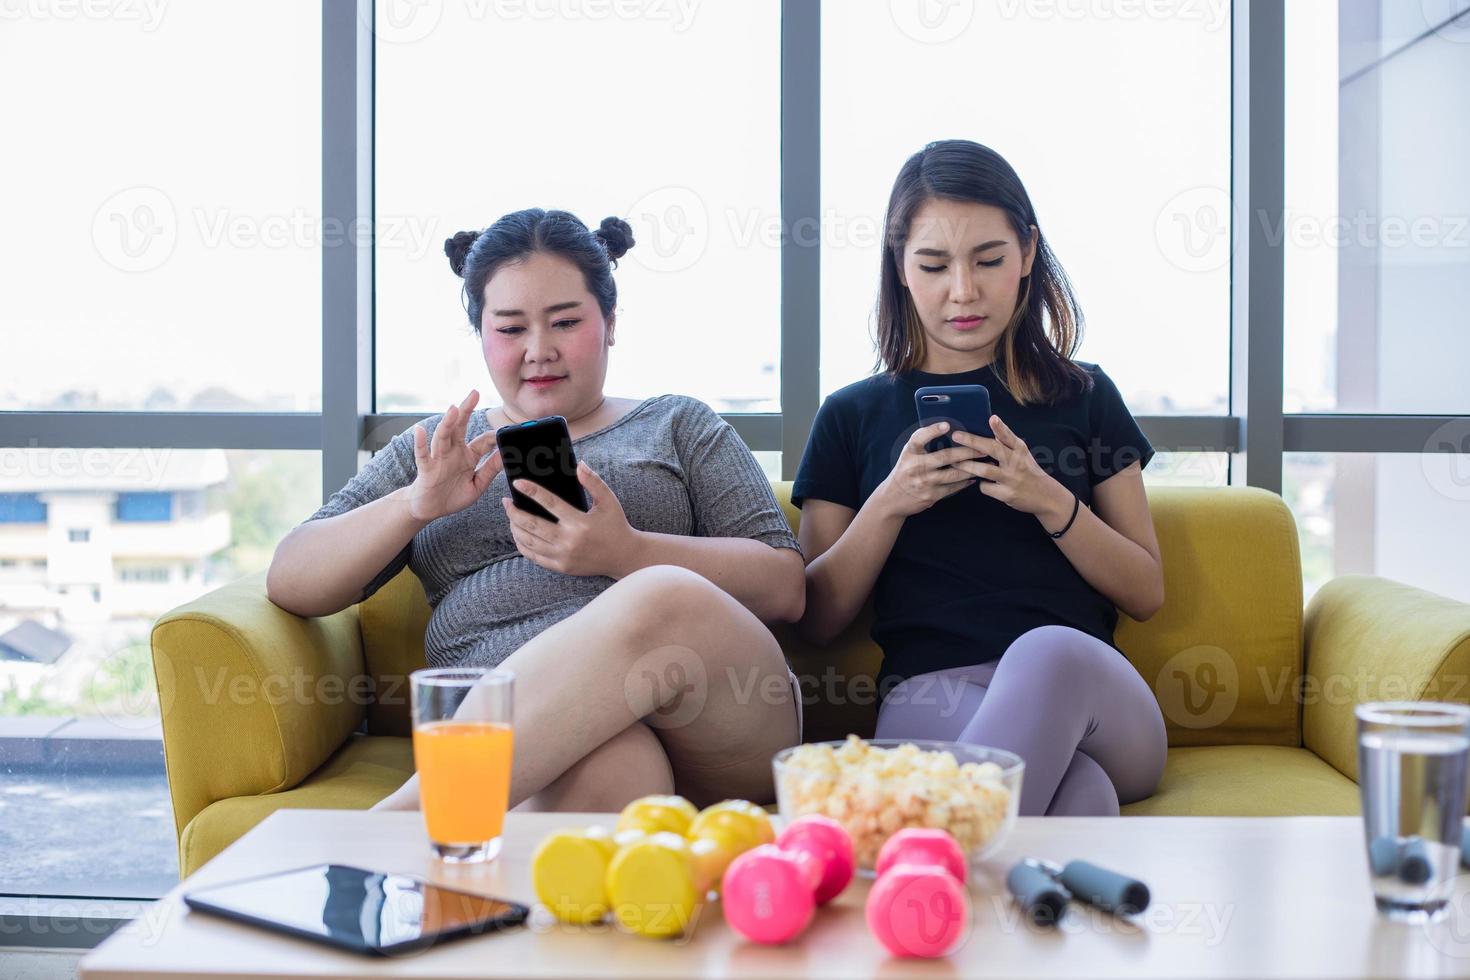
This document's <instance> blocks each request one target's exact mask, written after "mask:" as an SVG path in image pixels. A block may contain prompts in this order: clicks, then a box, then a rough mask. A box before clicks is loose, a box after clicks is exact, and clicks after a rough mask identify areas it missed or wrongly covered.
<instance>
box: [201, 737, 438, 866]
mask: <svg viewBox="0 0 1470 980" xmlns="http://www.w3.org/2000/svg"><path fill="white" fill-rule="evenodd" d="M411 775H413V741H412V740H411V739H407V738H391V737H383V738H378V737H373V736H366V735H353V736H351V737H349V738H348V739H347V741H346V742H345V743H343V745H342V747H341V748H340V749H338V750H337V751H336V753H335V754H334V755H333V756H332V757H331V758H330V759H328V760H327V761H326V762H325V763H323V764H322V766H321V767H320V768H319V769H317V770H316V771H315V772H313V773H312V774H311V775H309V776H307V777H306V779H305V780H303V781H302V782H301V784H300V785H298V786H297V787H296V788H294V789H289V790H286V791H285V792H281V793H266V794H264V795H261V796H235V797H231V798H230V799H225V800H218V801H216V802H214V803H211V804H210V805H209V806H207V807H205V808H204V809H203V810H201V811H199V813H198V815H197V816H195V817H194V819H193V820H190V821H189V823H188V825H187V826H186V827H184V832H183V834H182V835H180V837H179V874H180V876H181V877H188V876H189V875H190V874H193V872H194V871H195V870H196V869H198V868H199V867H200V866H201V865H203V864H204V862H206V861H208V860H209V859H210V858H212V857H214V856H215V855H216V854H218V853H219V852H220V851H223V850H224V849H225V848H226V847H228V846H229V845H230V844H232V843H234V842H235V841H236V840H238V839H239V837H240V836H241V835H242V834H244V833H245V832H246V831H247V830H249V829H250V828H251V827H254V826H255V825H256V824H258V823H260V822H261V821H262V820H264V819H265V818H266V817H268V816H270V815H271V814H272V813H274V812H275V811H277V810H281V809H288V808H290V809H330V810H366V809H367V808H368V807H370V806H372V805H373V804H374V803H377V802H378V801H379V800H381V799H383V797H385V796H387V795H388V794H389V793H391V792H393V791H394V790H395V789H397V788H398V787H399V786H402V785H403V781H404V780H405V779H407V778H408V777H409V776H411Z"/></svg>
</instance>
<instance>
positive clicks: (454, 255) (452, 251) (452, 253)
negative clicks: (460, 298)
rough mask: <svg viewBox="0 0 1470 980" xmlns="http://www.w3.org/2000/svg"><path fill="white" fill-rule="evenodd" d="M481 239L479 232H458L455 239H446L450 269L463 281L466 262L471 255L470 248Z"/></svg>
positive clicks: (445, 245) (446, 253)
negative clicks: (466, 258) (477, 239)
mask: <svg viewBox="0 0 1470 980" xmlns="http://www.w3.org/2000/svg"><path fill="white" fill-rule="evenodd" d="M479 237H480V233H479V232H478V231H458V232H455V233H454V237H453V238H446V239H444V254H445V255H447V256H449V268H451V269H453V270H454V274H455V275H456V276H459V277H460V278H461V279H463V278H464V260H465V257H466V256H467V255H469V254H470V246H471V245H473V244H475V239H476V238H479Z"/></svg>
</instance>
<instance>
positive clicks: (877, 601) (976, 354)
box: [792, 140, 1167, 815]
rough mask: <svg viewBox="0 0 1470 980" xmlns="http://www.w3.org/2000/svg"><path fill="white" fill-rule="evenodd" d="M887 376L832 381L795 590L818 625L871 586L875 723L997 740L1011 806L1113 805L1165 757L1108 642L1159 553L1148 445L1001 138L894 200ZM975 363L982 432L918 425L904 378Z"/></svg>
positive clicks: (1146, 698)
mask: <svg viewBox="0 0 1470 980" xmlns="http://www.w3.org/2000/svg"><path fill="white" fill-rule="evenodd" d="M884 232H885V233H884V249H883V259H882V273H881V275H882V280H881V285H880V290H879V300H878V311H877V313H878V347H879V360H880V362H881V367H882V368H883V369H884V371H883V373H881V374H878V375H876V376H874V377H871V378H868V379H866V380H864V381H859V382H857V383H856V384H852V385H849V386H847V387H846V388H843V389H842V390H840V391H838V392H835V393H834V394H832V395H831V396H830V397H828V398H827V399H826V401H825V402H824V403H823V405H822V407H821V409H820V411H819V412H818V413H817V418H816V421H815V423H814V424H813V427H812V434H811V438H810V440H809V441H808V443H807V446H806V451H805V453H804V454H803V456H802V460H801V466H800V468H799V469H798V472H797V476H796V483H795V486H794V488H793V491H792V500H793V503H795V504H796V505H797V506H798V507H800V508H801V529H800V542H801V546H802V550H803V552H804V553H805V556H806V561H807V569H806V581H807V600H806V611H805V614H804V615H803V618H802V619H801V622H800V629H801V632H802V633H803V635H804V636H805V637H806V638H807V639H809V640H812V641H813V642H817V643H824V642H827V641H828V640H830V639H831V638H832V637H833V636H835V635H836V634H837V633H838V632H840V631H841V630H842V629H843V628H844V627H845V626H847V625H848V624H849V623H850V622H851V621H852V619H853V618H854V616H856V614H857V612H858V611H859V609H860V608H861V607H862V605H863V603H864V602H865V601H866V600H867V598H868V596H869V595H870V594H871V595H872V596H873V599H874V607H875V612H876V619H875V622H874V625H873V638H874V640H875V641H877V642H878V644H879V645H880V646H881V647H882V648H883V654H884V659H883V669H882V673H881V675H880V679H879V680H880V689H881V690H882V692H883V701H882V704H881V707H880V710H879V716H878V732H877V734H878V737H880V738H937V739H944V740H957V741H963V742H973V743H977V744H983V745H991V746H996V747H999V748H1004V749H1009V750H1010V751H1013V752H1015V753H1017V754H1018V755H1020V756H1021V758H1022V759H1024V760H1025V762H1026V775H1025V778H1024V779H1023V780H1022V791H1021V810H1020V812H1021V813H1022V814H1025V815H1039V814H1048V815H1056V814H1069V815H1076V814H1102V815H1116V814H1117V813H1118V812H1119V804H1120V803H1129V802H1133V801H1134V800H1138V799H1142V798H1144V797H1146V796H1148V795H1149V794H1151V793H1152V792H1153V791H1154V789H1155V788H1156V787H1157V785H1158V781H1159V778H1160V776H1161V775H1162V773H1163V766H1164V755H1165V748H1166V744H1167V740H1166V735H1165V730H1164V719H1163V715H1162V714H1161V713H1160V711H1159V705H1158V702H1157V700H1156V699H1155V697H1154V694H1153V692H1152V691H1151V690H1150V688H1149V685H1148V683H1147V682H1145V681H1144V679H1143V678H1142V677H1141V676H1140V675H1139V673H1138V671H1137V670H1136V669H1134V667H1133V666H1132V664H1130V663H1129V662H1128V660H1127V659H1126V658H1125V657H1124V656H1123V655H1122V653H1121V652H1120V651H1119V650H1118V649H1117V648H1116V647H1115V646H1113V645H1112V635H1113V629H1114V627H1115V626H1116V625H1117V619H1118V609H1122V610H1123V611H1124V612H1126V613H1128V615H1130V616H1132V617H1133V618H1134V619H1138V620H1145V619H1148V618H1149V617H1150V616H1152V615H1153V614H1154V613H1155V612H1156V611H1157V610H1158V609H1159V607H1160V606H1161V605H1162V604H1163V601H1164V578H1163V567H1162V564H1161V562H1160V559H1159V547H1158V541H1157V540H1156V538H1155V536H1154V528H1153V521H1152V519H1151V518H1150V516H1149V511H1148V500H1147V497H1146V496H1145V493H1144V487H1143V477H1142V470H1143V467H1144V466H1146V465H1147V464H1148V462H1149V460H1150V459H1151V458H1152V457H1153V454H1154V450H1153V447H1152V446H1151V445H1149V442H1148V439H1147V438H1146V437H1145V436H1144V434H1143V432H1142V431H1141V430H1140V429H1139V427H1138V424H1137V422H1135V421H1134V419H1133V416H1132V415H1131V414H1130V413H1129V411H1128V408H1127V406H1125V405H1124V403H1123V399H1122V397H1121V396H1120V395H1119V393H1118V389H1117V387H1116V386H1115V385H1114V384H1113V382H1112V380H1111V379H1110V378H1108V376H1107V375H1106V374H1104V373H1103V371H1102V369H1101V368H1099V367H1098V366H1097V365H1095V364H1088V363H1085V362H1081V361H1075V360H1073V359H1072V357H1071V355H1072V354H1073V353H1074V352H1075V351H1076V349H1077V346H1078V344H1079V343H1080V340H1081V328H1082V322H1081V314H1080V312H1079V311H1078V309H1077V303H1076V300H1075V299H1074V297H1073V295H1072V291H1071V287H1070V285H1069V283H1068V281H1067V279H1066V275H1065V273H1063V271H1062V268H1061V266H1060V264H1059V263H1058V262H1057V260H1056V257H1055V256H1054V255H1053V254H1052V252H1051V249H1050V248H1049V247H1048V245H1047V243H1046V240H1045V238H1044V237H1043V236H1042V234H1041V231H1040V229H1039V228H1038V227H1037V219H1036V214H1035V211H1034V209H1033V208H1032V206H1031V200H1030V198H1029V197H1028V195H1027V194H1026V190H1025V188H1024V187H1023V186H1022V184H1021V181H1020V179H1019V178H1018V177H1017V176H1016V173H1015V171H1014V170H1012V169H1011V167H1010V165H1009V164H1007V163H1006V162H1005V160H1003V159H1002V158H1001V157H1000V156H999V155H998V154H996V153H995V152H994V151H993V150H990V149H988V148H987V147H984V146H980V145H979V144H976V143H972V142H969V141H967V140H946V141H942V142H937V143H930V144H929V145H928V146H926V147H925V148H924V149H923V150H921V151H919V152H918V153H916V154H914V155H913V156H912V157H910V158H909V159H908V161H907V162H906V163H905V164H904V166H903V169H902V170H900V171H899V175H898V180H897V181H896V182H895V184H894V187H893V193H892V195H891V196H890V198H889V202H888V214H887V218H886V226H885V229H884ZM936 384H981V385H983V386H984V387H985V388H986V389H987V390H988V391H989V393H990V400H991V410H992V413H993V414H992V415H991V417H990V427H991V429H992V431H993V433H994V437H993V438H989V437H985V436H981V435H978V434H970V433H965V432H954V433H951V435H952V438H953V440H954V442H955V445H954V447H953V448H949V449H941V450H938V451H936V452H926V451H925V447H926V446H927V445H928V444H929V443H930V441H931V440H933V439H935V438H936V437H937V436H939V435H941V434H943V433H944V432H946V431H948V427H947V426H945V425H944V423H939V424H936V425H929V426H925V427H922V428H921V427H919V424H918V419H917V413H916V410H915V407H914V391H915V389H917V388H919V387H922V386H925V385H936Z"/></svg>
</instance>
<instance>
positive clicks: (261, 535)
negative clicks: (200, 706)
mask: <svg viewBox="0 0 1470 980" xmlns="http://www.w3.org/2000/svg"><path fill="white" fill-rule="evenodd" d="M17 451H18V450H15V449H7V450H3V452H4V453H15V452H17ZM25 451H26V452H29V453H32V454H40V453H44V454H45V456H46V458H35V459H34V461H35V463H36V465H34V466H33V467H31V468H32V469H33V470H34V471H36V472H38V473H49V474H51V476H50V477H49V478H48V479H49V480H50V483H49V484H48V485H47V487H46V488H45V490H44V491H43V492H44V493H45V494H46V496H47V497H48V498H50V499H51V500H52V501H53V502H54V503H53V506H54V507H56V508H58V509H60V508H68V509H70V508H81V509H93V508H95V509H99V510H101V513H102V514H103V515H104V516H105V515H106V514H107V512H108V511H107V509H106V508H107V506H108V502H109V501H110V499H111V496H112V494H113V493H115V492H116V486H117V484H118V483H119V482H121V484H122V485H127V482H128V481H130V480H132V479H134V478H135V473H134V471H133V468H132V467H130V466H126V465H123V464H121V463H117V461H119V460H124V459H127V458H129V457H128V456H127V454H126V453H124V452H123V451H114V452H110V453H104V452H103V451H100V450H85V451H84V455H83V456H82V458H83V459H85V460H90V461H92V465H90V466H88V467H87V468H86V469H85V470H83V469H82V468H81V467H80V466H78V465H74V462H75V460H74V457H76V456H77V452H76V451H75V450H67V449H57V450H36V449H29V450H25ZM127 452H129V453H134V454H136V453H137V452H138V451H137V450H130V451H127ZM132 458H138V457H136V456H134V457H132ZM160 459H164V460H166V462H165V463H163V464H161V465H160V467H159V468H158V469H157V470H156V471H155V473H154V476H155V479H156V480H158V481H160V482H161V483H162V484H163V485H164V486H165V487H167V485H168V484H169V482H170V481H173V480H199V481H202V482H203V484H204V485H203V486H199V487H196V488H195V489H197V490H198V492H200V493H201V494H203V495H204V497H205V498H206V500H207V506H206V513H205V514H204V515H203V517H202V518H201V519H200V520H196V521H186V522H180V521H161V522H156V521H150V522H147V523H121V524H117V525H114V526H113V527H112V528H111V529H110V532H109V534H108V535H107V536H106V538H105V540H104V536H103V535H98V536H97V537H96V538H93V539H90V540H88V539H86V538H85V537H81V538H78V539H77V540H76V541H75V543H73V544H70V545H68V546H67V553H66V554H56V555H52V556H51V564H52V568H51V570H50V572H49V573H48V570H47V563H46V561H45V560H36V559H30V558H28V557H26V556H24V555H20V554H17V553H14V552H7V551H6V549H7V548H10V547H13V546H17V545H24V546H27V547H28V546H29V545H28V544H27V543H26V542H25V541H22V540H19V539H16V538H14V537H12V536H10V534H9V533H4V534H0V562H15V567H13V568H10V569H9V570H8V571H7V572H6V574H5V575H4V576H3V578H4V581H3V582H0V634H5V633H8V632H10V631H12V630H15V629H16V628H17V627H22V629H21V633H22V634H23V635H25V636H26V637H27V639H28V642H30V643H32V644H35V645H37V646H39V647H44V648H45V649H47V650H49V651H50V652H52V653H56V652H57V649H58V648H59V655H57V656H55V657H54V659H53V660H52V661H50V662H43V663H36V662H30V663H22V662H20V661H17V660H10V659H5V658H4V657H0V736H4V735H5V734H7V733H10V734H14V733H24V734H25V735H26V736H27V737H38V736H36V733H37V732H41V733H45V732H48V731H54V730H56V729H59V728H61V727H62V726H66V727H67V728H68V729H69V730H71V731H74V732H80V731H85V732H87V733H88V735H89V740H90V739H112V738H115V739H119V740H121V741H120V743H119V744H120V745H121V746H123V747H122V748H120V749H117V750H115V751H113V752H111V753H109V754H107V755H106V756H104V757H99V758H96V759H85V758H83V757H81V756H80V755H79V754H78V753H79V751H80V750H79V749H77V748H75V747H73V748H71V749H70V750H69V755H68V758H69V759H70V760H71V762H70V764H69V765H68V766H67V767H66V768H55V767H46V766H37V765H28V764H22V763H20V762H19V761H18V760H17V757H16V756H14V755H10V754H7V755H6V756H5V758H4V759H3V761H0V811H3V813H4V814H5V817H4V826H5V838H6V839H5V843H4V845H3V846H0V881H4V882H5V886H6V890H7V891H10V892H13V893H18V894H39V895H71V896H118V897H139V898H151V897H156V896H157V895H160V894H162V893H163V892H164V891H165V890H167V889H168V888H170V887H172V886H173V885H175V884H177V883H178V857H177V854H178V851H177V841H176V838H175V833H174V823H173V811H172V808H171V805H170V802H169V795H168V783H167V777H166V774H165V772H164V767H163V763H162V760H161V757H160V756H159V755H158V754H157V744H158V740H159V738H160V737H161V736H160V727H159V716H158V703H157V687H156V682H155V680H154V677H153V667H152V657H151V653H150V650H149V632H150V630H151V628H152V625H153V623H154V621H155V620H157V619H158V617H159V616H161V615H163V614H164V613H166V612H167V611H169V610H170V609H172V608H174V607H175V606H178V605H181V604H182V603H185V602H188V601H190V600H192V599H194V598H196V597H197V596H199V595H202V594H204V593H205V592H208V591H210V590H212V589H215V588H218V587H220V586H222V585H225V584H227V583H229V582H233V581H235V580H237V579H239V578H240V577H242V576H244V575H248V574H251V573H254V572H259V571H262V570H264V569H265V568H266V567H267V566H268V564H269V562H270V557H271V554H272V552H273V550H274V547H275V544H276V543H277V542H279V541H280V539H281V538H282V537H284V536H285V534H286V532H287V531H289V530H290V529H291V528H292V527H294V526H296V524H297V523H299V522H300V521H301V520H302V519H303V518H305V517H306V516H307V515H309V514H310V513H311V512H312V511H314V510H316V508H317V507H318V506H319V505H320V503H321V461H320V454H319V453H318V452H314V451H312V452H306V451H284V450H219V449H174V450H168V452H167V456H166V457H160ZM106 460H112V461H113V462H114V463H116V464H117V465H116V466H114V470H113V471H112V472H109V471H108V470H107V469H106V468H105V467H103V466H102V465H101V462H102V461H106ZM160 492H162V491H160ZM12 530H13V529H12ZM68 530H70V531H73V532H80V533H81V534H82V535H85V529H83V528H70V529H68ZM68 537H69V538H70V537H71V535H68ZM42 546H43V547H44V546H45V544H44V542H43V544H42ZM72 549H74V551H73V550H72ZM181 556H188V558H187V559H186V560H181ZM22 562H24V564H22ZM185 564H187V565H189V566H191V567H195V568H197V569H198V570H199V572H198V574H195V575H193V576H186V575H184V574H182V570H183V565H185ZM174 569H179V572H178V573H175V572H174ZM48 575H49V576H50V577H48ZM51 577H54V578H55V579H56V581H55V582H53V581H52V580H51ZM22 715H23V716H25V717H24V718H22V717H20V716H22ZM39 737H45V736H44V734H43V735H42V736H39ZM150 743H151V745H150ZM150 749H151V751H145V750H150ZM49 754H50V756H52V757H54V756H55V754H56V753H55V751H51V752H50V753H49ZM78 800H91V801H93V804H91V805H87V806H80V807H79V806H78V805H77V801H78ZM119 842H122V843H123V844H125V846H119Z"/></svg>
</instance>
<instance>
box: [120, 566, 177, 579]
mask: <svg viewBox="0 0 1470 980" xmlns="http://www.w3.org/2000/svg"><path fill="white" fill-rule="evenodd" d="M117 578H118V581H119V582H157V583H166V582H168V580H169V569H168V566H167V565H142V566H136V567H127V566H120V567H119V568H118V570H117Z"/></svg>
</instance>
